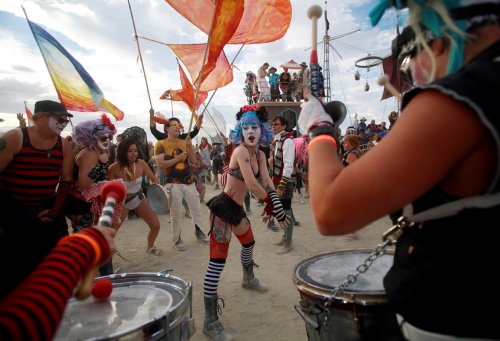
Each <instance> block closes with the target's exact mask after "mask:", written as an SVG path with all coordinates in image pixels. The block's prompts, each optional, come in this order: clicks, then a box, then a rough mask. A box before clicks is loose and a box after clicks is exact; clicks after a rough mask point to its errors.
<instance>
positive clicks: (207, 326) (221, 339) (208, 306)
mask: <svg viewBox="0 0 500 341" xmlns="http://www.w3.org/2000/svg"><path fill="white" fill-rule="evenodd" d="M204 299H205V321H204V322H203V334H205V335H207V336H208V337H210V338H211V339H212V340H216V341H230V340H232V339H233V337H232V336H231V334H228V333H226V331H225V330H224V327H223V326H222V323H220V321H219V317H218V316H217V296H205V297H204Z"/></svg>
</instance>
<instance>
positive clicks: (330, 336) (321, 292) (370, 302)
mask: <svg viewBox="0 0 500 341" xmlns="http://www.w3.org/2000/svg"><path fill="white" fill-rule="evenodd" d="M371 252H372V251H368V250H344V251H338V252H331V253H326V254H322V255H319V256H315V257H312V258H308V259H306V260H304V261H302V262H300V263H299V264H298V265H296V266H295V270H294V277H293V281H294V283H295V285H296V287H297V289H298V290H299V292H300V298H301V299H300V305H296V306H295V310H297V312H298V313H299V315H300V316H301V317H302V318H303V320H304V322H305V324H306V330H307V336H308V339H309V340H310V341H319V340H321V341H326V340H343V341H344V340H389V339H390V337H387V334H391V335H392V334H393V333H399V330H398V328H397V324H394V325H393V324H392V322H391V318H392V320H394V321H395V315H394V314H391V312H390V309H389V307H388V305H387V299H386V296H385V291H384V287H383V283H382V279H383V277H384V276H385V274H386V273H387V271H389V268H390V267H391V265H392V261H393V255H392V254H384V255H383V256H381V257H380V258H379V259H376V260H375V261H374V262H373V263H372V265H371V267H370V268H369V269H368V271H366V272H365V273H362V274H360V275H359V276H358V277H357V280H356V282H355V283H354V284H352V285H350V286H348V287H347V288H346V289H344V291H342V292H340V293H339V294H338V295H337V296H336V297H335V298H332V292H333V290H334V288H335V287H338V286H339V285H340V284H341V283H343V282H344V281H345V280H346V279H347V275H349V274H355V273H356V268H357V267H358V266H359V265H361V264H363V263H364V262H365V260H366V259H367V258H368V256H369V255H370V254H371ZM387 321H389V322H390V323H389V325H388V324H387ZM394 323H395V322H394ZM394 329H395V330H394Z"/></svg>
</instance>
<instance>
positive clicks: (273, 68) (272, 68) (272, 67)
mask: <svg viewBox="0 0 500 341" xmlns="http://www.w3.org/2000/svg"><path fill="white" fill-rule="evenodd" d="M271 70H274V71H278V69H277V68H275V67H274V66H271V67H270V68H269V71H271Z"/></svg>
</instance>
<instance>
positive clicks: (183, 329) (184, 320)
mask: <svg viewBox="0 0 500 341" xmlns="http://www.w3.org/2000/svg"><path fill="white" fill-rule="evenodd" d="M100 278H109V279H111V281H112V284H113V293H112V294H111V297H110V298H109V301H108V300H106V301H103V302H97V301H94V299H93V298H92V297H90V298H88V299H87V300H85V301H77V300H76V299H75V298H72V299H71V300H70V301H69V302H68V306H67V307H66V311H65V313H64V316H63V319H62V322H61V325H60V326H59V329H58V331H57V334H56V336H55V338H54V340H174V341H178V340H189V338H190V337H191V336H192V335H193V334H194V333H195V326H194V319H193V317H192V307H191V303H192V286H191V283H189V282H186V281H184V280H183V279H181V278H179V277H176V276H172V275H170V274H166V273H124V274H115V275H110V276H106V277H100ZM120 288H125V289H126V290H130V293H129V294H131V295H132V296H133V295H134V294H135V293H137V296H138V297H139V296H140V294H139V291H140V290H147V289H148V288H151V290H152V291H165V292H166V293H168V295H169V296H170V297H171V304H169V305H168V307H163V308H162V309H163V311H161V314H159V313H158V312H156V311H155V309H156V310H158V309H157V307H149V310H153V311H155V314H156V316H155V317H152V318H150V319H149V320H147V321H144V322H143V323H141V324H139V325H136V326H133V327H128V328H122V329H119V328H113V327H110V328H107V327H108V326H106V327H105V328H102V326H96V327H95V329H94V330H92V325H85V323H82V319H81V316H80V317H78V316H71V314H72V313H74V312H75V310H76V312H77V313H78V311H79V310H81V311H82V312H83V311H85V309H88V310H90V309H91V308H90V307H89V305H93V307H98V308H99V306H100V307H102V306H103V305H107V306H108V307H109V308H108V309H107V310H106V311H105V313H104V314H102V315H99V311H102V309H100V310H99V309H98V310H96V316H94V317H92V319H93V322H92V324H99V322H100V321H108V320H110V319H111V318H114V320H115V321H116V320H117V319H118V317H119V316H120V315H122V316H123V314H120V313H119V308H118V305H119V303H120V302H118V301H117V299H116V298H115V297H114V293H115V291H117V290H119V289H120ZM151 297H154V296H151ZM151 297H148V298H147V300H148V299H151ZM125 303H126V304H129V302H128V301H127V302H125ZM85 305H87V306H88V307H87V308H85ZM72 306H73V308H72ZM141 306H142V308H146V307H144V303H142V304H141ZM122 310H124V311H130V310H132V311H133V310H134V307H131V306H130V305H128V306H124V307H122ZM135 312H136V313H137V308H135ZM136 316H138V314H137V315H130V316H128V318H129V319H130V321H134V319H135V317H136ZM89 319H90V317H89ZM123 319H125V318H124V317H123ZM75 326H76V327H75ZM89 329H90V330H89ZM103 330H106V331H107V334H106V335H103Z"/></svg>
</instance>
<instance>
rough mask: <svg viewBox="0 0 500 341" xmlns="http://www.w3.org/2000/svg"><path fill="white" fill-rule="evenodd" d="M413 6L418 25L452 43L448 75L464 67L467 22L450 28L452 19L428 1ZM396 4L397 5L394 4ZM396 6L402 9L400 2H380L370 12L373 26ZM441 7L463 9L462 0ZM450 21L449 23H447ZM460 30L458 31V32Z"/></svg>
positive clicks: (450, 0) (446, 1)
mask: <svg viewBox="0 0 500 341" xmlns="http://www.w3.org/2000/svg"><path fill="white" fill-rule="evenodd" d="M409 1H411V2H412V3H413V5H414V6H415V7H416V8H418V12H419V13H418V17H419V18H418V23H419V24H421V25H423V26H424V27H425V28H427V29H428V30H429V31H431V32H432V35H433V36H434V37H435V38H442V37H443V36H445V37H446V38H448V40H449V42H450V57H449V59H448V66H447V69H446V72H447V74H451V73H454V72H455V71H457V70H458V69H459V68H460V67H462V64H463V59H464V50H465V41H466V34H465V31H466V21H465V20H456V21H453V25H455V26H456V27H450V26H451V25H452V24H450V21H451V20H453V19H451V18H444V17H443V16H444V15H445V14H444V13H439V10H437V7H434V6H429V1H428V0H409ZM394 2H395V3H394ZM393 5H395V7H396V8H397V9H398V10H399V9H401V8H402V6H401V1H400V0H396V1H394V0H380V2H379V3H378V4H377V5H376V6H375V7H374V8H373V9H372V10H371V11H370V13H369V16H370V21H371V24H372V26H375V25H377V23H378V22H379V21H380V19H381V18H382V16H383V15H384V13H385V11H386V10H387V9H388V8H389V7H391V6H393ZM441 5H442V6H443V8H444V9H445V10H447V11H448V10H451V9H454V8H457V7H461V6H463V5H462V0H444V1H442V2H441ZM447 19H448V20H450V21H448V22H446V21H447ZM457 29H458V31H457Z"/></svg>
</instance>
